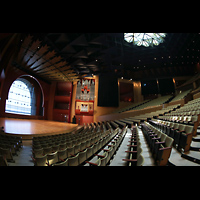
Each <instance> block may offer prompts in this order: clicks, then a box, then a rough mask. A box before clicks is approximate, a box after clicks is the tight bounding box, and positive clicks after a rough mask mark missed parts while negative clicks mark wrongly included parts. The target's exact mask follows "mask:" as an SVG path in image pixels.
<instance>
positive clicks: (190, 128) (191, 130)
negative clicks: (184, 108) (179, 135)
mask: <svg viewBox="0 0 200 200" xmlns="http://www.w3.org/2000/svg"><path fill="white" fill-rule="evenodd" d="M193 131H194V126H189V125H185V133H193Z"/></svg>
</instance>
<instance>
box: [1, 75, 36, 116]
mask: <svg viewBox="0 0 200 200" xmlns="http://www.w3.org/2000/svg"><path fill="white" fill-rule="evenodd" d="M5 112H6V113H15V114H22V115H35V112H36V105H35V92H34V87H33V86H32V84H31V83H30V82H29V81H27V80H26V79H23V78H18V79H17V80H15V81H14V82H13V84H12V85H11V87H10V90H9V93H8V99H7V100H6V109H5Z"/></svg>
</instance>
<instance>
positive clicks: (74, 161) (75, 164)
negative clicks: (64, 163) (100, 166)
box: [68, 153, 79, 166]
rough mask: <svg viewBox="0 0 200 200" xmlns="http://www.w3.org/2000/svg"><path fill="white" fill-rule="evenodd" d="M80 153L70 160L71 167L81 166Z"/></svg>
mask: <svg viewBox="0 0 200 200" xmlns="http://www.w3.org/2000/svg"><path fill="white" fill-rule="evenodd" d="M78 157H79V153H77V154H76V156H74V157H70V158H68V161H69V166H78V165H79V158H78Z"/></svg>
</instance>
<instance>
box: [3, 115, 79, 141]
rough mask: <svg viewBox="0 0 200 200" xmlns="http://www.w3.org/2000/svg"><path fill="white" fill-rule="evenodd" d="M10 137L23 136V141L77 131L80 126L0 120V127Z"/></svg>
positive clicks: (38, 121) (29, 120) (25, 120)
mask: <svg viewBox="0 0 200 200" xmlns="http://www.w3.org/2000/svg"><path fill="white" fill-rule="evenodd" d="M2 126H4V132H5V133H6V134H10V135H17V136H21V137H22V139H32V137H34V136H45V135H56V134H61V133H69V132H71V131H73V130H75V129H76V128H77V126H78V124H70V123H65V122H56V121H48V120H33V119H14V118H0V127H2Z"/></svg>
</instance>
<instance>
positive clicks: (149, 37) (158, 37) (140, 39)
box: [124, 33, 166, 47]
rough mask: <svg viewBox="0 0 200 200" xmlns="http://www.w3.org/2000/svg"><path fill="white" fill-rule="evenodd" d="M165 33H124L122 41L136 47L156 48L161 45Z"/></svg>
mask: <svg viewBox="0 0 200 200" xmlns="http://www.w3.org/2000/svg"><path fill="white" fill-rule="evenodd" d="M165 37H166V33H124V40H125V41H126V42H128V43H132V42H133V44H134V45H137V46H145V47H149V46H153V45H155V46H158V45H159V44H160V43H163V41H164V38H165Z"/></svg>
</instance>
